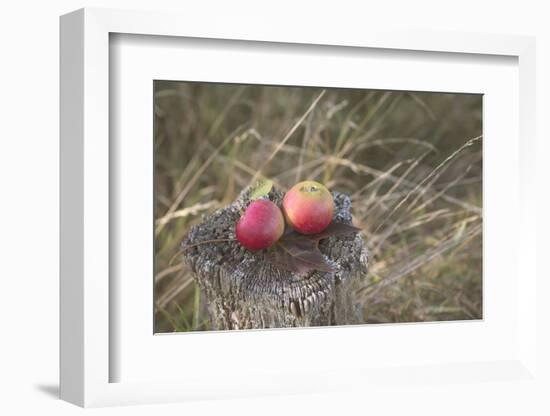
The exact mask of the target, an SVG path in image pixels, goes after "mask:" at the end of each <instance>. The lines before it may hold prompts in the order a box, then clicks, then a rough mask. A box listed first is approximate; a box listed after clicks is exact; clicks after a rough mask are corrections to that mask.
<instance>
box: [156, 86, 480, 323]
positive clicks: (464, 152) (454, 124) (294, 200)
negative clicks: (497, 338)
mask: <svg viewBox="0 0 550 416" xmlns="http://www.w3.org/2000/svg"><path fill="white" fill-rule="evenodd" d="M153 100H154V102H153V112H154V114H152V117H153V120H154V123H153V132H152V134H153V146H154V152H153V154H154V189H153V194H154V195H153V200H154V218H152V222H153V224H152V227H153V232H154V253H151V255H152V256H154V282H153V285H154V299H153V302H154V327H155V328H154V332H155V333H173V332H193V331H217V330H224V331H227V330H252V329H253V330H255V329H285V328H286V329H288V328H305V327H325V326H347V325H373V324H397V323H421V322H434V321H464V320H481V319H483V267H482V264H483V244H482V243H483V241H482V230H483V203H482V200H483V166H482V165H483V137H482V135H483V126H482V119H483V95H482V94H467V93H455V92H430V91H394V90H374V89H358V88H333V87H325V86H315V87H313V86H286V85H247V84H229V83H213V82H196V81H193V82H191V81H174V80H154V81H153Z"/></svg>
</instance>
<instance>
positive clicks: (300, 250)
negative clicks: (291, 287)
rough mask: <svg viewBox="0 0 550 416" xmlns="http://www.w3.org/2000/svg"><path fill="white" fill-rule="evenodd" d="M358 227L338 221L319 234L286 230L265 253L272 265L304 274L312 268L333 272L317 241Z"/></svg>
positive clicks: (332, 266) (353, 231) (352, 231)
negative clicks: (305, 233)
mask: <svg viewBox="0 0 550 416" xmlns="http://www.w3.org/2000/svg"><path fill="white" fill-rule="evenodd" d="M357 231H359V228H357V227H354V226H353V225H348V224H344V223H339V222H333V223H331V224H330V225H329V226H328V227H327V228H326V229H325V230H323V231H322V232H320V233H319V234H313V235H304V234H299V233H297V232H296V231H293V230H291V231H289V232H286V233H285V234H284V235H283V236H282V237H281V238H280V239H279V241H277V242H276V243H275V244H274V245H273V246H272V247H271V249H270V250H269V251H268V253H267V255H266V259H267V261H269V262H270V263H271V264H273V265H274V266H276V267H278V268H280V269H284V270H289V271H291V272H295V273H298V274H305V273H308V272H311V271H313V270H319V271H322V272H329V273H330V272H334V271H336V268H335V267H334V265H333V264H332V263H331V262H329V261H328V260H327V258H326V257H325V256H324V255H323V254H322V253H321V251H320V250H319V241H321V240H322V239H324V238H328V237H332V236H338V235H344V234H349V233H355V232H357Z"/></svg>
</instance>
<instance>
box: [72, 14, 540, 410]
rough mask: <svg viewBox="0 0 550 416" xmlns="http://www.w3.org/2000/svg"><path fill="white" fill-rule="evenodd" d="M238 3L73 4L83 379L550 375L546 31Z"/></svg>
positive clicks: (312, 388)
mask: <svg viewBox="0 0 550 416" xmlns="http://www.w3.org/2000/svg"><path fill="white" fill-rule="evenodd" d="M217 23H219V24H212V25H207V26H205V25H202V24H200V19H198V21H194V20H193V19H192V18H191V17H189V16H179V15H171V14H164V13H145V12H127V11H114V10H96V9H92V10H90V9H85V10H80V11H76V12H74V13H71V14H69V15H66V16H63V17H62V18H61V83H62V86H61V102H62V107H61V111H62V120H61V210H62V212H61V245H62V259H61V396H62V398H63V399H65V400H68V401H70V402H73V403H76V404H79V405H82V406H104V405H113V404H137V403H155V402H163V401H183V400H193V399H197V398H210V397H212V398H214V397H239V396H254V395H265V394H285V393H293V394H295V393H308V392H323V391H335V390H353V389H363V388H368V389H376V388H380V384H385V385H387V384H392V383H393V382H394V381H395V380H396V379H398V380H399V383H405V384H407V383H418V382H419V383H428V384H429V383H433V382H434V381H435V382H444V383H445V382H450V383H453V382H457V381H460V382H464V381H467V382H471V383H479V382H481V381H487V380H489V381H499V380H512V381H514V380H517V381H518V382H519V381H522V380H531V382H533V383H535V382H536V380H535V381H533V377H534V376H533V374H534V370H535V366H536V365H535V361H534V351H535V347H536V338H535V332H536V328H535V323H534V322H535V319H534V317H535V315H536V305H535V303H534V302H533V299H534V293H535V292H534V290H535V280H536V271H535V270H534V261H533V258H532V256H533V255H534V248H533V247H534V244H535V242H534V231H533V230H534V229H535V224H534V219H533V218H532V217H531V216H530V215H528V212H529V210H530V209H531V208H532V205H533V204H534V202H533V200H532V199H531V198H529V196H530V195H531V192H533V190H532V189H531V188H530V186H529V184H528V182H529V178H530V175H532V172H533V170H532V169H533V166H534V164H533V161H534V154H533V150H532V148H531V147H530V146H531V143H532V142H533V140H534V130H533V123H532V120H531V119H530V117H531V116H532V115H533V114H534V111H533V108H534V105H535V104H534V91H535V84H534V77H533V71H534V41H533V39H531V38H524V37H516V36H505V35H502V36H500V35H499V36H496V35H482V34H464V33H462V34H452V33H439V34H437V36H433V34H431V33H423V32H418V33H406V34H404V33H385V32H379V31H376V30H366V31H364V33H363V32H362V33H361V34H357V33H354V32H349V33H348V32H346V31H343V32H341V33H338V34H333V35H327V34H326V33H325V32H323V31H322V30H319V31H317V32H316V31H315V30H313V31H311V32H308V34H307V35H304V34H303V33H298V32H293V31H292V30H288V31H282V30H281V29H279V28H277V27H276V26H275V25H257V24H252V25H251V26H249V27H247V26H242V27H244V29H242V32H237V31H235V30H234V28H235V27H236V26H235V25H230V24H229V23H224V22H223V21H220V22H217ZM518 149H519V151H518ZM511 219H514V220H511ZM504 234H505V235H506V238H503V235H504ZM503 259H505V261H503ZM519 270H522V273H521V279H520V274H519ZM404 346H406V348H404Z"/></svg>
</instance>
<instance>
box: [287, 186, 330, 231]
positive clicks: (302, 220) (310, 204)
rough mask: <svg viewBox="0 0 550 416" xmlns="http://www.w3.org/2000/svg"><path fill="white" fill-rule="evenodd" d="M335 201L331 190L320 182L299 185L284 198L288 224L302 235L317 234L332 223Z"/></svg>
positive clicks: (291, 189)
mask: <svg viewBox="0 0 550 416" xmlns="http://www.w3.org/2000/svg"><path fill="white" fill-rule="evenodd" d="M333 211H334V201H333V199H332V195H331V193H330V192H329V190H328V189H327V188H326V187H325V186H324V185H322V184H320V183H319V182H315V181H304V182H300V183H297V184H296V185H294V186H293V187H292V188H290V190H289V191H288V192H287V193H286V195H285V197H284V198H283V213H284V215H285V218H286V222H287V223H288V225H290V226H291V227H292V228H294V230H296V231H297V232H299V233H301V234H317V233H320V232H321V231H323V230H324V229H325V228H327V226H328V225H329V224H330V223H331V221H332V213H333Z"/></svg>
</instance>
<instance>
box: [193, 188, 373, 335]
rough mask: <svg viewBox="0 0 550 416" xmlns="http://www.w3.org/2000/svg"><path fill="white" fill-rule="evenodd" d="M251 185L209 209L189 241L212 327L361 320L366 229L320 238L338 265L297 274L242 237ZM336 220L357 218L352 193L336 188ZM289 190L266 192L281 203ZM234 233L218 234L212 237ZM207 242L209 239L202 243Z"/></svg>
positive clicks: (276, 325)
mask: <svg viewBox="0 0 550 416" xmlns="http://www.w3.org/2000/svg"><path fill="white" fill-rule="evenodd" d="M249 193H250V190H249V189H245V190H244V191H243V192H242V193H241V194H240V196H239V197H238V198H237V200H236V201H235V202H234V203H232V204H231V205H229V206H227V207H225V208H223V209H220V210H218V211H216V212H215V213H213V214H211V215H208V216H205V217H204V218H203V222H202V223H201V224H199V225H196V226H195V227H193V228H192V229H191V231H190V232H189V234H188V235H187V237H186V238H185V240H184V241H183V243H182V246H183V247H187V248H186V249H185V250H184V261H185V262H186V263H187V264H188V266H189V267H190V268H191V270H192V271H193V273H194V277H195V279H196V281H197V283H198V285H199V287H200V289H201V292H202V294H203V296H204V298H205V299H206V302H207V306H208V312H209V315H210V320H211V325H212V329H217V330H229V329H252V328H288V327H305V326H324V325H346V324H356V323H362V322H363V318H362V307H361V305H358V304H357V301H356V298H355V289H356V288H357V286H358V285H359V284H360V283H361V281H362V280H363V279H365V278H366V274H367V261H368V256H367V250H366V249H365V246H364V244H363V239H362V237H361V236H360V234H359V233H354V234H348V235H340V236H332V237H328V238H326V239H324V240H321V242H320V243H319V249H320V251H321V253H322V254H323V255H324V256H326V257H327V259H328V260H329V261H330V262H331V264H334V265H335V266H336V267H335V269H336V271H334V272H321V271H312V272H308V273H307V274H297V273H294V272H291V271H287V270H283V269H281V268H279V267H277V266H274V265H273V264H271V263H270V262H268V261H266V259H265V255H266V251H265V250H261V251H257V252H252V251H249V250H247V249H245V248H243V247H242V246H241V245H240V244H239V242H238V241H236V240H234V239H235V224H236V222H237V221H238V219H239V217H240V213H241V211H242V210H244V209H245V208H246V206H247V205H248V203H249ZM332 195H333V198H334V204H335V210H334V216H333V221H335V222H344V223H346V224H351V212H350V210H351V202H350V198H349V197H348V196H347V195H345V194H342V193H338V192H333V193H332ZM282 196H283V194H282V193H281V192H280V191H278V190H277V189H275V188H273V189H271V191H270V192H269V194H268V195H267V198H269V199H270V200H271V201H273V202H275V203H276V204H277V205H279V206H281V201H282ZM227 239H230V240H234V241H221V242H220V241H212V242H208V241H211V240H227ZM201 242H204V243H202V244H201Z"/></svg>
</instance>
